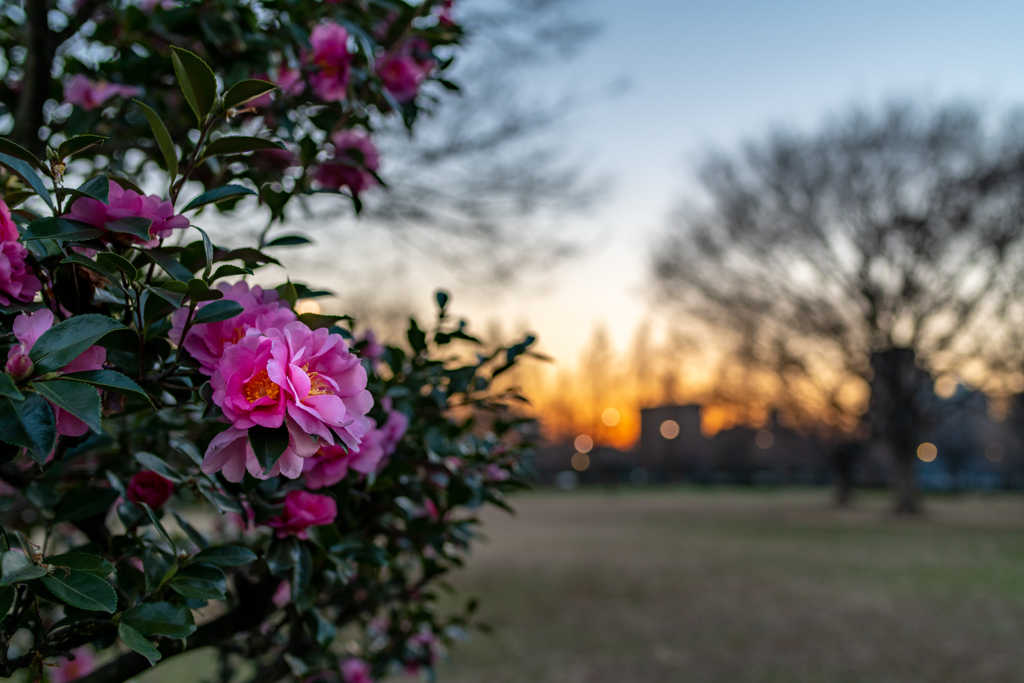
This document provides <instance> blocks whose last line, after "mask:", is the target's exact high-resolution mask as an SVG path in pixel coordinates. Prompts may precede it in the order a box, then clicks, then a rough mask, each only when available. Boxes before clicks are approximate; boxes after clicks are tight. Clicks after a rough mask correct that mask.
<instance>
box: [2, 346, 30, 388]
mask: <svg viewBox="0 0 1024 683" xmlns="http://www.w3.org/2000/svg"><path fill="white" fill-rule="evenodd" d="M6 370H7V374H8V375H10V376H11V378H12V379H14V380H16V381H21V380H23V379H28V378H29V377H31V376H32V371H33V370H35V366H33V365H32V359H31V358H29V357H28V354H27V353H22V352H20V351H19V352H17V353H14V354H12V355H11V357H10V358H8V359H7V368H6Z"/></svg>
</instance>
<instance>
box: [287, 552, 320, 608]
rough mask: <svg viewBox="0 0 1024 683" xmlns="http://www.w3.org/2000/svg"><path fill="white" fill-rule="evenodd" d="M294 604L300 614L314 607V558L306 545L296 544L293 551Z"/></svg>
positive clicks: (292, 585) (292, 584)
mask: <svg viewBox="0 0 1024 683" xmlns="http://www.w3.org/2000/svg"><path fill="white" fill-rule="evenodd" d="M292 557H293V559H294V564H293V565H292V580H291V589H292V603H293V604H294V605H295V608H296V609H297V610H298V611H299V612H305V611H306V610H308V609H309V608H311V607H312V606H313V598H314V597H315V594H314V591H313V557H312V555H310V553H309V548H308V547H307V545H306V544H305V543H296V544H295V545H294V546H293V549H292Z"/></svg>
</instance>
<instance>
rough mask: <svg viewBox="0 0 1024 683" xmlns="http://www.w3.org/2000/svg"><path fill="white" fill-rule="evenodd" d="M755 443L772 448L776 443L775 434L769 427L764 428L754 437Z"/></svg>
mask: <svg viewBox="0 0 1024 683" xmlns="http://www.w3.org/2000/svg"><path fill="white" fill-rule="evenodd" d="M754 443H756V444H757V445H758V447H759V448H764V449H768V448H771V447H772V445H774V444H775V435H774V434H772V433H771V432H769V431H768V430H767V429H762V430H761V431H759V432H758V433H757V436H755V437H754Z"/></svg>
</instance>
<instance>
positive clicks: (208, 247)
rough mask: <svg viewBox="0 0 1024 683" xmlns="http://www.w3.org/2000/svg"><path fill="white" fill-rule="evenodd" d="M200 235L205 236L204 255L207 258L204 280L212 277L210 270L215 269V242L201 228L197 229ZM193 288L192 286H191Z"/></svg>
mask: <svg viewBox="0 0 1024 683" xmlns="http://www.w3.org/2000/svg"><path fill="white" fill-rule="evenodd" d="M196 230H198V231H199V234H200V235H202V236H203V255H204V256H205V257H206V268H205V269H204V270H203V279H204V280H205V279H206V278H208V277H210V269H211V268H213V242H211V241H210V236H209V235H207V234H206V231H205V230H203V229H202V228H200V227H196ZM189 286H190V287H191V284H190V285H189Z"/></svg>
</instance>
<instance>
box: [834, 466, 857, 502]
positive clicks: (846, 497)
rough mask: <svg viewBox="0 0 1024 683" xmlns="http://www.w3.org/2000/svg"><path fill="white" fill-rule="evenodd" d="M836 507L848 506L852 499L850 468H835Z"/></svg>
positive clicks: (851, 474)
mask: <svg viewBox="0 0 1024 683" xmlns="http://www.w3.org/2000/svg"><path fill="white" fill-rule="evenodd" d="M835 475H836V482H835V486H836V491H835V493H836V507H841V508H848V507H850V502H851V501H852V500H853V473H852V472H851V471H850V470H843V469H837V470H836V473H835Z"/></svg>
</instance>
